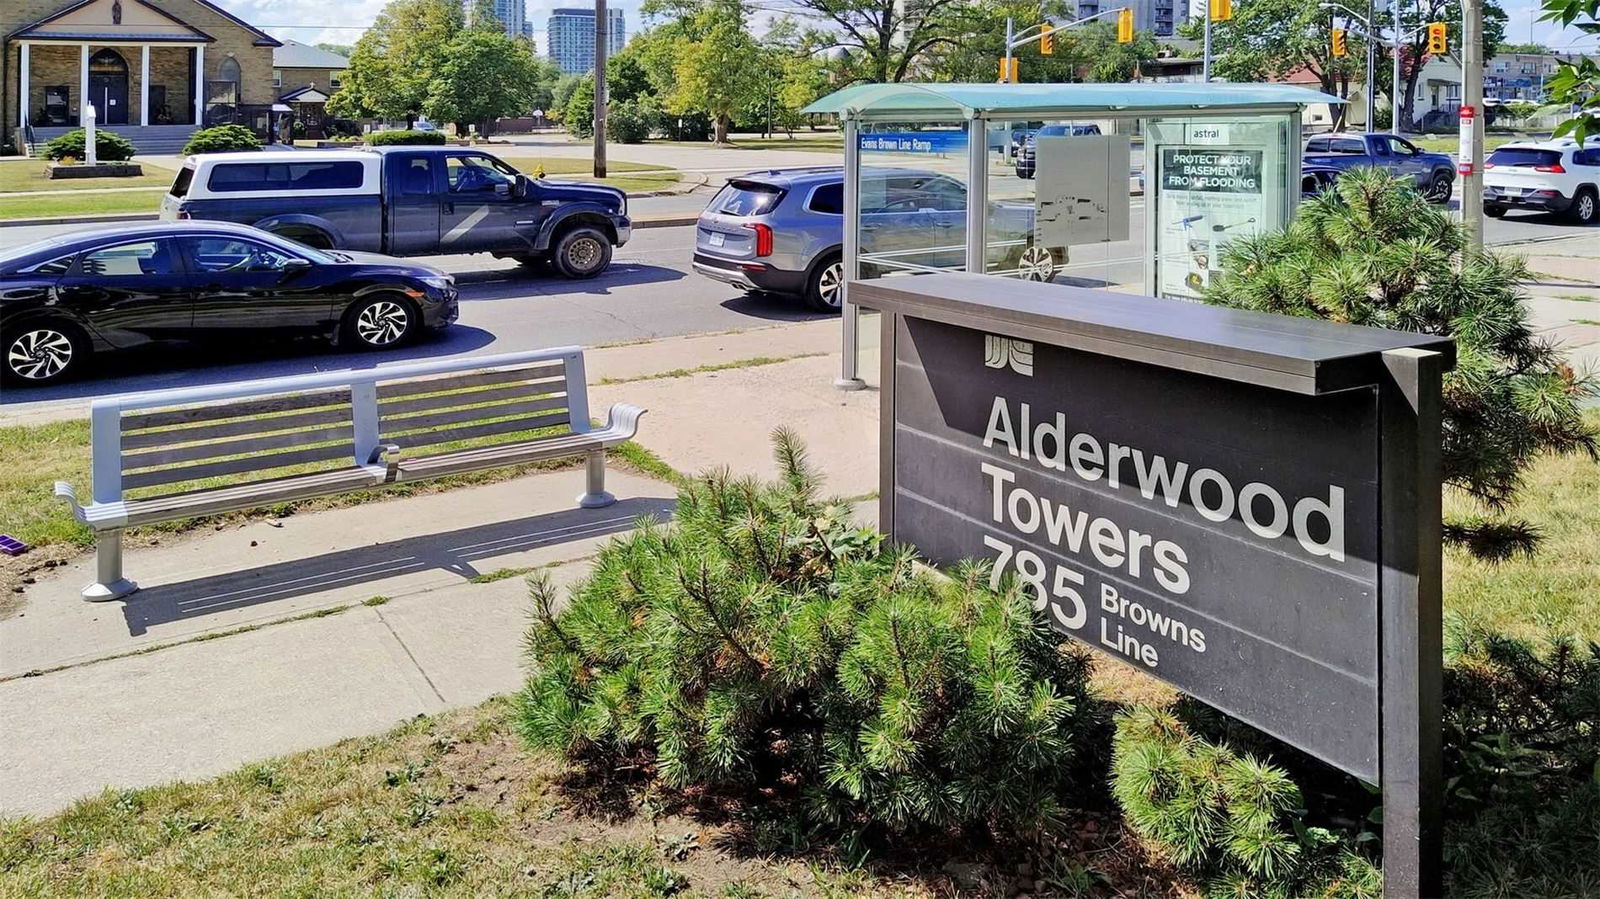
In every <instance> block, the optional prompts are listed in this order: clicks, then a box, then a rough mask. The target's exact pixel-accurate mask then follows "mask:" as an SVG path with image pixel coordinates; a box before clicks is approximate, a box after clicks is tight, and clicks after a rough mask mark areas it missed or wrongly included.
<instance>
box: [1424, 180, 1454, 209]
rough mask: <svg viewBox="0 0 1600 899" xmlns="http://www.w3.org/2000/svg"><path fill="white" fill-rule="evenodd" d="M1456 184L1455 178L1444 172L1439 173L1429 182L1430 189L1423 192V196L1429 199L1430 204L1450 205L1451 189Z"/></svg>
mask: <svg viewBox="0 0 1600 899" xmlns="http://www.w3.org/2000/svg"><path fill="white" fill-rule="evenodd" d="M1454 184H1455V179H1454V178H1452V177H1450V176H1449V175H1446V174H1445V173H1444V172H1437V173H1435V174H1434V176H1433V178H1432V179H1430V180H1429V181H1428V189H1427V190H1426V191H1423V194H1422V195H1423V196H1424V197H1427V199H1428V202H1430V203H1448V202H1450V189H1451V187H1452V186H1453V185H1454Z"/></svg>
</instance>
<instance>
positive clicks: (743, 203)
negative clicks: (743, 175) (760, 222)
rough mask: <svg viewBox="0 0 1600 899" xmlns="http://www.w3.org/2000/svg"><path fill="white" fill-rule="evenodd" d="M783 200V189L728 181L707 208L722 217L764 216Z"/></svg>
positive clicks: (769, 185)
mask: <svg viewBox="0 0 1600 899" xmlns="http://www.w3.org/2000/svg"><path fill="white" fill-rule="evenodd" d="M781 199H783V189H782V188H780V187H774V186H773V185H771V184H761V183H758V182H755V181H729V182H728V183H727V184H724V185H723V186H722V190H720V191H718V192H717V195H716V196H715V197H712V198H711V205H710V206H709V207H707V208H709V209H710V211H712V212H716V213H721V214H722V215H765V214H767V213H769V212H771V211H772V210H773V209H774V208H775V207H776V206H777V205H778V201H779V200H781Z"/></svg>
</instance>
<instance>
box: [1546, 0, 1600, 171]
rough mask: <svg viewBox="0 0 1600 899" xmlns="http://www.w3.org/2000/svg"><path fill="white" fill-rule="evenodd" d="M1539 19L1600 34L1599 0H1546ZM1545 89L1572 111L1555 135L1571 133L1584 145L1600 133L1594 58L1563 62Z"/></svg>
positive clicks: (1599, 84)
mask: <svg viewBox="0 0 1600 899" xmlns="http://www.w3.org/2000/svg"><path fill="white" fill-rule="evenodd" d="M1540 21H1545V22H1560V23H1561V27H1563V28H1577V29H1578V30H1579V31H1583V32H1585V33H1587V34H1600V0H1544V15H1542V16H1540ZM1545 91H1546V92H1547V93H1548V94H1549V100H1550V102H1551V103H1553V104H1559V105H1561V106H1565V107H1566V108H1567V109H1569V110H1572V114H1571V115H1570V116H1569V117H1568V118H1567V119H1566V120H1565V121H1563V122H1562V123H1561V124H1560V125H1557V126H1556V130H1555V136H1556V137H1561V136H1563V135H1571V136H1572V137H1574V138H1576V139H1577V141H1578V143H1580V144H1582V143H1583V142H1584V139H1585V138H1587V137H1588V136H1589V135H1590V134H1600V64H1597V63H1596V62H1595V60H1593V59H1591V58H1589V57H1587V56H1585V57H1581V58H1579V59H1575V60H1571V61H1568V62H1564V63H1562V64H1561V66H1560V68H1558V69H1557V70H1556V73H1555V74H1554V75H1553V76H1551V77H1550V79H1549V80H1547V81H1546V82H1545Z"/></svg>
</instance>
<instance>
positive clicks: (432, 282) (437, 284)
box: [422, 275, 456, 290]
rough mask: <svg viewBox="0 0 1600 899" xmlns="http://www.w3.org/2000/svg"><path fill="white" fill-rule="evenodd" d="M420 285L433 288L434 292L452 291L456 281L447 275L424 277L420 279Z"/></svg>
mask: <svg viewBox="0 0 1600 899" xmlns="http://www.w3.org/2000/svg"><path fill="white" fill-rule="evenodd" d="M422 283H424V284H426V285H428V286H429V287H432V288H434V289H435V290H454V289H455V286H456V279H455V278H452V277H450V276H449V275H424V276H423V277H422Z"/></svg>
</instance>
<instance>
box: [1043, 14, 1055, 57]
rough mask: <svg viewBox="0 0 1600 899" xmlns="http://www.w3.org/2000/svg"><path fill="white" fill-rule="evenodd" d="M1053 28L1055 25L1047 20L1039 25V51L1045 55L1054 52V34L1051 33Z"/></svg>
mask: <svg viewBox="0 0 1600 899" xmlns="http://www.w3.org/2000/svg"><path fill="white" fill-rule="evenodd" d="M1055 30H1056V26H1054V25H1051V24H1050V23H1049V22H1046V23H1044V24H1043V25H1040V26H1039V52H1040V53H1043V54H1044V55H1045V56H1049V55H1050V54H1052V53H1054V52H1056V36H1055V35H1054V34H1051V32H1052V31H1055Z"/></svg>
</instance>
